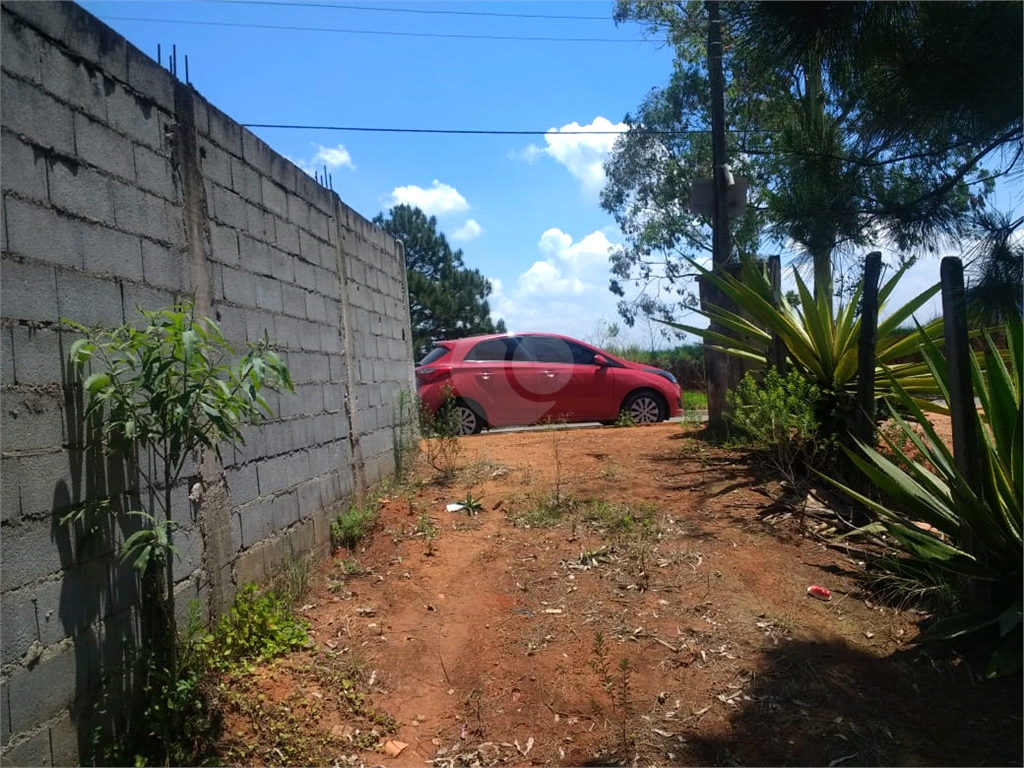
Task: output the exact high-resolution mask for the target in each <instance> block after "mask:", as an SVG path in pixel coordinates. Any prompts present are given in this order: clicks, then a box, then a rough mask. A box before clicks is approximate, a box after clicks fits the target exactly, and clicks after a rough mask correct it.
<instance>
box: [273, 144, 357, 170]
mask: <svg viewBox="0 0 1024 768" xmlns="http://www.w3.org/2000/svg"><path fill="white" fill-rule="evenodd" d="M313 146H315V147H316V154H314V155H313V157H312V158H310V159H309V160H303V159H301V158H300V159H295V158H294V157H288V158H287V159H288V160H291V161H292V162H293V163H295V164H296V165H297V166H299V168H301V169H302V170H303V171H304V172H305V173H307V174H309V175H310V176H312V175H313V174H315V173H323V170H324V166H327V170H328V171H332V170H337V169H338V168H348V169H349V170H350V171H354V170H355V169H356V164H355V163H354V162H352V155H350V154H349V151H348V150H347V149H345V147H344V146H343V145H341V144H339V145H338V146H336V147H324V146H321V145H319V144H314V145H313ZM286 157H287V156H286Z"/></svg>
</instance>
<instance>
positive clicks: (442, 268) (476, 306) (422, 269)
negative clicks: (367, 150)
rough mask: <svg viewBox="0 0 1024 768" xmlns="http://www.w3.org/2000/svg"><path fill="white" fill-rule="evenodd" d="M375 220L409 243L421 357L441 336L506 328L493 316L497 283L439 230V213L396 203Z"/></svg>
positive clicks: (414, 324)
mask: <svg viewBox="0 0 1024 768" xmlns="http://www.w3.org/2000/svg"><path fill="white" fill-rule="evenodd" d="M373 223H374V224H376V225H377V226H378V227H380V228H381V229H383V230H384V231H385V232H387V233H388V234H389V235H391V236H392V237H393V238H395V239H396V240H401V241H402V243H403V244H404V245H405V266H406V269H407V270H408V275H409V314H410V318H411V322H412V342H413V352H414V354H415V356H416V359H417V360H419V359H420V358H422V357H423V356H424V355H426V354H427V352H429V351H430V348H431V344H432V343H433V342H434V341H436V340H438V339H450V338H459V337H461V336H472V335H474V334H478V333H503V332H504V331H505V322H504V321H503V320H499V321H498V322H497V323H495V322H493V321H492V320H491V308H490V306H489V305H488V303H487V297H488V296H489V295H490V293H491V283H490V281H489V280H488V279H487V278H486V277H484V276H483V275H482V274H481V273H480V271H479V270H476V269H469V268H468V267H466V266H465V265H464V264H463V261H462V251H461V250H455V251H453V250H452V248H451V246H450V245H449V244H448V239H447V238H446V237H445V236H444V234H443V233H441V232H438V231H437V218H436V217H434V216H431V217H429V218H428V217H427V215H426V214H425V213H424V212H423V211H421V210H420V209H419V208H414V207H412V206H409V205H396V206H395V207H394V208H392V209H391V210H390V211H389V212H388V215H387V216H386V217H385V216H384V214H383V213H380V214H378V215H377V216H376V217H375V218H374V219H373Z"/></svg>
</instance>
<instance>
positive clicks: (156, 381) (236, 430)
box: [64, 302, 294, 678]
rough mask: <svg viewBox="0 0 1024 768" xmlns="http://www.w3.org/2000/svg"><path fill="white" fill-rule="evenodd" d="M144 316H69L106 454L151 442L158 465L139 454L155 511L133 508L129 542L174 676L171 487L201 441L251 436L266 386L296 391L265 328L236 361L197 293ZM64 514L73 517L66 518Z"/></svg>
mask: <svg viewBox="0 0 1024 768" xmlns="http://www.w3.org/2000/svg"><path fill="white" fill-rule="evenodd" d="M139 311H140V313H141V315H142V316H143V317H144V318H145V321H146V322H145V324H144V325H143V326H142V327H140V328H136V327H134V326H132V325H130V324H127V323H126V324H124V325H121V326H119V327H118V328H115V329H114V330H110V331H104V330H99V329H94V328H87V327H85V326H83V325H80V324H78V323H74V322H71V321H64V322H66V323H67V324H68V325H69V326H71V327H72V328H74V329H75V330H77V331H78V332H80V333H81V334H82V336H83V337H82V338H80V339H78V340H77V341H75V343H74V344H73V345H72V346H71V350H70V352H69V355H68V356H69V360H70V362H71V364H72V367H73V370H75V371H76V372H77V373H81V372H82V370H83V368H85V367H86V366H89V367H90V368H91V369H92V372H91V373H90V374H89V375H88V376H87V377H86V378H85V381H84V383H83V387H84V389H85V391H86V393H87V394H88V405H87V407H86V411H85V415H86V418H90V417H95V418H100V419H101V420H102V429H101V433H100V434H101V439H102V441H103V449H104V450H105V452H107V453H108V454H120V455H124V456H127V457H129V460H131V459H132V457H133V456H134V451H135V447H136V446H142V447H143V448H145V449H146V450H148V451H150V452H151V454H152V456H153V458H154V459H155V461H154V465H155V467H156V469H155V470H154V471H153V473H152V474H151V473H150V472H149V471H147V468H146V467H145V466H143V465H144V464H146V462H135V466H134V467H133V469H134V470H135V471H137V472H138V473H139V474H140V475H141V476H142V478H143V480H144V482H145V485H146V486H147V488H148V490H149V491H150V498H154V499H156V500H157V503H158V504H159V505H160V506H161V507H162V512H163V515H162V516H160V515H158V514H156V510H148V511H145V510H133V514H134V515H135V516H137V517H139V518H140V519H141V520H142V522H143V527H142V529H141V530H139V531H137V532H135V533H134V534H132V535H131V536H129V537H128V539H127V540H126V541H125V542H124V544H123V545H122V548H121V551H122V558H124V559H132V560H133V562H134V565H135V567H136V568H137V569H138V570H139V571H140V573H142V574H143V575H144V576H145V577H147V578H150V579H155V580H156V582H157V586H156V592H157V594H158V599H159V601H160V602H161V604H162V608H163V618H164V621H165V622H166V624H167V632H166V634H165V640H164V642H165V644H166V645H165V648H166V652H167V656H168V659H169V660H170V662H169V663H170V667H171V673H172V674H171V677H172V678H175V675H174V674H173V673H174V657H175V643H176V640H177V631H176V627H175V619H174V614H175V612H174V573H173V560H172V555H173V554H174V552H175V549H174V528H175V524H174V521H173V518H172V515H173V509H172V505H171V499H172V492H173V489H174V487H175V485H176V484H177V483H178V481H179V480H180V479H181V475H182V472H183V471H184V469H185V467H186V466H187V465H188V464H189V462H190V460H194V461H195V462H196V463H198V458H199V453H200V452H201V451H202V450H209V451H213V453H214V454H215V455H216V456H217V457H218V458H219V457H220V451H221V447H222V446H223V445H235V444H241V443H244V438H243V435H242V432H241V427H242V426H243V425H244V424H246V423H252V422H258V421H260V420H261V419H262V418H263V416H264V415H273V411H272V409H271V408H270V405H269V403H268V402H267V400H266V399H265V398H264V396H263V394H262V391H263V389H264V388H269V389H284V390H287V391H290V392H291V391H294V387H293V385H292V381H291V378H290V376H289V374H288V368H287V366H286V365H285V364H284V363H283V362H282V360H281V358H280V357H279V356H278V355H277V354H276V353H275V352H273V351H272V350H271V349H270V341H269V339H267V338H266V337H264V338H263V340H262V341H260V342H259V343H256V344H250V345H249V350H248V352H247V353H246V354H245V355H243V356H242V357H241V359H240V360H237V361H236V362H231V359H232V358H233V357H234V356H235V351H234V349H233V348H232V347H231V345H230V344H228V342H227V341H226V340H225V339H224V336H223V335H222V334H221V332H220V329H219V328H218V327H217V324H216V323H215V322H214V321H212V320H210V319H209V318H200V319H196V318H195V317H194V306H193V304H192V303H191V302H183V303H179V304H175V305H173V306H171V307H168V308H165V309H160V310H156V311H152V312H150V311H145V310H141V309H140V310H139ZM66 522H70V521H69V520H67V519H66Z"/></svg>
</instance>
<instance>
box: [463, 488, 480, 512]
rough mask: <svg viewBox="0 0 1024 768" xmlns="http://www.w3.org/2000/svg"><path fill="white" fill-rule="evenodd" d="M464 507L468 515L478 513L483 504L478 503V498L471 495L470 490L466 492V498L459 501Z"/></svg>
mask: <svg viewBox="0 0 1024 768" xmlns="http://www.w3.org/2000/svg"><path fill="white" fill-rule="evenodd" d="M459 504H461V505H462V506H463V507H465V509H466V514H467V515H469V516H470V517H473V516H475V515H478V514H480V510H481V509H483V505H482V504H480V500H479V499H476V498H474V497H473V494H472V492H470V493H467V494H466V498H464V499H462V500H461V501H459Z"/></svg>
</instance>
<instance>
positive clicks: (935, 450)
mask: <svg viewBox="0 0 1024 768" xmlns="http://www.w3.org/2000/svg"><path fill="white" fill-rule="evenodd" d="M1007 340H1008V342H1009V349H1008V350H1007V351H1006V352H1000V350H999V348H998V347H997V345H996V344H995V342H993V340H992V338H991V337H990V336H988V335H987V334H986V337H985V345H986V349H985V351H984V366H982V364H981V363H980V361H979V360H978V358H977V357H976V356H969V358H968V359H969V360H970V365H971V377H972V380H973V384H974V390H975V395H976V397H977V399H978V401H979V403H980V406H981V407H980V408H979V411H978V414H979V417H980V418H979V422H980V423H979V425H978V426H979V428H978V430H977V435H976V444H975V445H973V446H970V448H969V449H968V450H969V451H970V453H971V456H972V458H975V459H976V460H977V466H978V468H979V471H978V479H977V480H976V481H975V482H974V483H973V484H972V483H971V482H969V480H968V478H967V476H966V475H965V473H964V472H963V471H961V470H960V469H959V468H958V467H957V464H956V461H955V459H954V455H953V453H952V452H951V451H950V449H949V447H948V446H947V445H946V444H945V443H944V442H943V441H942V440H940V439H939V437H938V436H937V435H936V432H935V429H934V428H933V427H932V425H931V424H930V423H929V422H928V420H927V419H926V418H925V415H924V412H923V411H922V410H921V409H920V407H919V405H918V403H917V402H916V401H915V399H914V398H913V397H912V396H911V394H910V393H909V392H908V391H907V390H906V389H905V388H904V387H902V386H901V385H900V383H899V382H898V381H897V380H896V379H895V377H894V378H893V379H892V382H891V384H892V389H893V392H894V395H895V397H896V398H898V400H899V404H900V405H901V406H902V407H903V408H904V409H906V412H907V413H908V414H909V415H910V418H911V419H912V420H913V421H915V422H916V423H917V424H919V425H920V427H921V431H922V432H923V435H919V434H918V432H917V431H915V430H914V429H913V428H912V426H911V424H910V423H909V422H908V421H907V420H905V419H904V418H903V417H901V416H900V414H899V413H898V411H897V409H896V408H894V407H890V410H891V412H892V415H893V418H894V419H895V420H896V423H897V425H898V426H899V428H900V430H901V431H902V433H903V434H904V435H905V437H906V439H907V440H909V441H910V442H911V443H912V444H913V446H914V448H916V453H917V455H916V456H915V455H913V454H912V452H911V451H909V450H904V449H903V448H902V447H901V446H899V445H897V441H894V440H892V439H890V438H888V436H883V439H885V441H886V442H887V443H888V444H889V448H890V450H891V451H892V453H893V456H894V457H895V459H896V461H895V462H894V461H892V460H890V459H888V458H886V457H885V456H883V455H882V454H880V453H879V452H878V451H877V450H875V448H874V446H867V445H864V444H863V443H859V444H858V445H857V448H856V449H853V450H851V449H849V448H844V450H845V451H846V453H847V455H848V456H849V457H850V459H851V460H852V461H853V462H854V463H855V464H856V465H857V467H859V468H860V470H861V471H862V472H864V474H865V475H866V476H867V477H868V478H869V479H870V480H871V482H872V483H873V484H874V485H875V486H877V487H878V488H879V489H880V490H881V491H882V493H883V494H884V496H885V497H886V500H885V501H878V500H874V499H871V498H868V497H866V496H864V495H862V494H860V493H858V492H856V491H854V490H852V489H850V488H847V487H844V486H842V485H840V484H839V483H836V482H835V481H834V480H829V482H832V483H833V484H834V485H837V486H838V487H839V488H841V489H842V490H843V491H844V492H845V493H847V494H849V495H850V496H852V497H853V498H855V499H857V500H859V501H860V502H861V503H863V504H865V505H866V506H867V507H869V508H870V509H872V510H873V511H874V512H875V513H876V514H877V515H878V518H879V522H878V523H875V524H872V525H870V526H866V527H865V528H861V529H860V530H861V531H865V530H873V531H876V532H878V531H885V532H887V533H888V534H889V535H890V536H891V537H892V538H893V540H894V541H895V542H896V544H897V546H898V547H899V549H901V550H903V551H904V552H905V553H906V555H907V556H908V557H909V558H910V560H911V563H913V564H916V565H920V566H925V567H929V568H932V569H938V570H939V571H940V572H943V573H945V574H946V575H947V576H948V577H949V579H950V580H951V581H953V582H954V583H962V582H965V581H966V582H967V583H971V582H974V583H975V584H981V585H982V586H984V587H985V588H984V589H982V590H975V591H974V594H975V595H979V594H980V595H982V596H983V599H981V600H980V601H979V600H978V599H977V598H976V599H975V602H974V603H973V604H972V603H971V601H970V600H968V602H967V603H966V604H965V606H964V607H965V609H966V610H963V611H962V612H960V613H958V614H956V615H952V616H948V617H945V618H942V619H940V620H938V621H936V622H934V623H933V624H932V625H931V626H929V627H928V628H927V629H926V630H925V631H924V632H923V633H922V634H921V635H920V637H919V640H920V641H921V642H928V641H934V640H942V639H951V638H955V637H961V636H965V635H971V634H974V633H978V632H988V633H990V634H991V635H993V636H995V643H994V645H993V648H992V652H991V655H990V658H989V664H988V672H987V673H988V675H989V676H998V675H1003V674H1010V673H1013V672H1016V671H1019V670H1020V669H1021V647H1022V644H1021V643H1022V641H1021V638H1022V634H1021V631H1022V625H1021V593H1022V586H1021V577H1022V569H1021V558H1022V549H1021V506H1022V504H1024V493H1022V484H1024V468H1022V460H1024V408H1022V397H1021V392H1022V383H1024V370H1022V360H1024V331H1022V324H1021V321H1020V320H1019V319H1017V320H1014V321H1012V322H1010V323H1008V324H1007ZM924 357H925V361H926V364H927V365H928V367H929V369H930V370H931V372H932V374H933V376H934V377H935V380H936V382H937V383H938V384H939V386H940V389H941V391H942V394H943V396H944V397H945V398H946V399H947V401H948V399H949V380H950V373H949V370H948V367H947V365H946V361H945V359H944V357H943V355H942V352H941V350H940V349H939V347H938V345H937V344H936V343H935V342H934V341H932V340H931V339H926V341H925V344H924ZM826 479H829V478H826Z"/></svg>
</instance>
